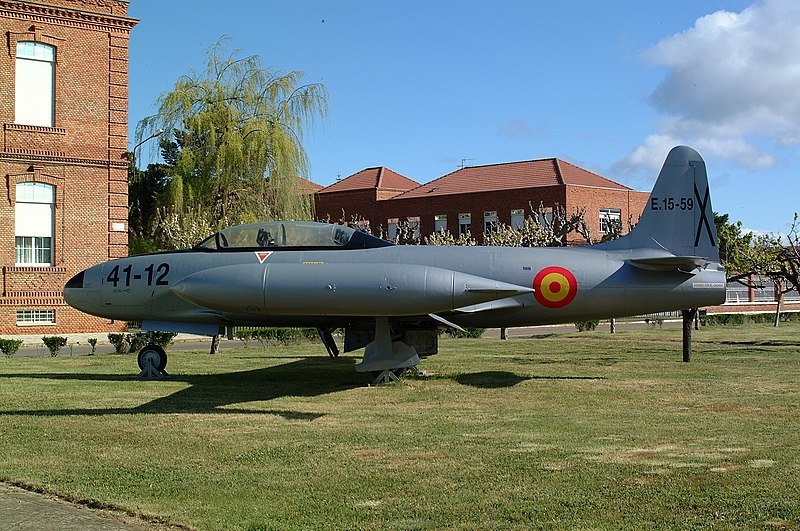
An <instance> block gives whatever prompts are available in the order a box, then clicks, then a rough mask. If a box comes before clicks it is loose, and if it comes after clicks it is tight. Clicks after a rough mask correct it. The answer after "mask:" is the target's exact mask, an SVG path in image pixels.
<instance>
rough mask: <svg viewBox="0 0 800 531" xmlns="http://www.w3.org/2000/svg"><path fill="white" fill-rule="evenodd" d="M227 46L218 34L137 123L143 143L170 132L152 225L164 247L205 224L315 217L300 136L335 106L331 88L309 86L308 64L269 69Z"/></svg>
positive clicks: (164, 137)
mask: <svg viewBox="0 0 800 531" xmlns="http://www.w3.org/2000/svg"><path fill="white" fill-rule="evenodd" d="M226 45H227V39H225V38H223V39H220V40H219V41H217V43H216V44H214V45H213V46H212V47H211V48H210V49H209V52H208V56H209V57H208V64H207V67H206V70H205V71H204V72H199V73H198V72H195V71H190V73H189V74H187V75H185V76H182V77H181V78H180V79H178V81H177V82H176V83H175V86H174V87H173V89H172V90H171V91H170V92H166V93H164V94H162V95H161V96H160V97H159V99H158V101H157V108H158V110H157V112H156V114H154V115H153V116H149V117H147V118H145V119H144V120H142V121H141V122H140V123H139V124H138V126H137V128H136V140H137V142H138V141H140V140H141V139H143V138H146V137H147V136H148V135H150V134H152V133H153V132H155V131H157V130H159V129H160V130H163V131H164V133H163V135H162V138H161V139H160V146H161V149H162V155H163V156H164V160H165V162H166V166H167V169H166V172H165V173H166V177H167V178H166V180H165V181H164V182H163V183H160V182H159V184H163V188H162V189H160V190H154V195H153V197H154V198H155V201H156V203H158V204H160V205H161V206H160V208H158V209H157V214H155V218H156V219H157V220H158V223H157V224H156V225H157V227H155V229H154V232H156V233H157V236H158V238H159V239H160V240H161V242H160V243H161V244H162V245H163V246H178V245H179V244H182V242H179V240H180V238H178V239H176V238H175V234H176V233H184V234H185V233H191V231H192V229H193V227H194V228H196V227H197V226H198V225H201V226H203V227H208V228H210V231H209V232H211V231H214V230H218V229H219V228H222V227H223V226H227V225H231V224H236V223H247V222H253V221H257V220H269V219H312V218H313V215H312V210H313V204H312V201H311V197H310V196H309V195H308V194H304V193H302V190H301V181H300V179H302V178H304V177H305V176H306V175H307V173H308V159H307V157H306V153H305V150H304V149H303V146H302V138H303V134H304V131H305V130H306V129H307V128H308V127H310V126H313V125H314V124H315V123H316V121H317V119H319V118H323V117H324V116H325V115H326V114H327V92H326V89H325V87H324V86H323V85H321V84H317V83H315V84H309V85H303V84H301V81H302V78H303V74H302V73H301V72H297V71H293V72H289V73H285V74H283V73H278V72H272V71H269V70H267V69H266V68H264V66H263V63H262V61H261V58H260V57H259V56H257V55H251V56H247V57H239V52H238V51H234V52H233V53H231V54H226ZM147 184H148V182H145V183H144V185H147ZM138 208H139V210H140V211H142V212H143V211H144V210H145V207H144V206H142V205H141V204H140V205H139V207H138ZM205 234H207V232H206V233H205ZM183 239H184V240H185V239H186V238H185V237H184V238H183Z"/></svg>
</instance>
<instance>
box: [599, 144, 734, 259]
mask: <svg viewBox="0 0 800 531" xmlns="http://www.w3.org/2000/svg"><path fill="white" fill-rule="evenodd" d="M603 245H604V246H605V248H606V249H609V250H612V249H633V248H652V249H662V250H665V251H668V252H669V253H671V254H673V255H675V256H679V257H702V258H706V259H708V260H710V261H715V262H716V261H719V251H718V248H717V230H716V227H715V225H714V213H713V210H712V208H711V196H710V192H709V186H708V176H707V175H706V164H705V162H704V161H703V158H702V157H701V156H700V154H699V153H697V151H695V150H694V149H692V148H690V147H687V146H677V147H674V148H672V150H671V151H670V152H669V155H667V159H666V161H664V166H663V167H662V168H661V173H659V175H658V179H657V180H656V183H655V185H654V186H653V192H652V193H651V194H650V198H649V199H648V201H647V204H646V205H645V207H644V212H643V213H642V216H641V218H639V223H638V224H637V225H636V227H634V229H633V230H632V231H631V232H630V233H629V234H627V235H625V236H623V237H621V238H619V239H618V240H614V241H612V242H609V243H606V244H603Z"/></svg>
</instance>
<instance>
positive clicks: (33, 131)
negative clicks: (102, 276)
mask: <svg viewBox="0 0 800 531" xmlns="http://www.w3.org/2000/svg"><path fill="white" fill-rule="evenodd" d="M127 9H128V1H127V0H42V1H41V2H27V1H24V2H23V1H7V0H0V28H2V32H3V42H2V45H0V122H2V126H3V130H2V144H0V175H2V178H3V180H2V186H3V187H4V188H5V191H4V193H3V194H2V199H1V200H0V267H2V282H3V285H2V293H0V333H2V334H48V335H50V334H58V333H66V332H74V331H76V330H81V331H104V330H111V329H113V328H119V324H117V325H111V324H110V323H109V322H108V321H107V320H104V319H97V318H93V317H90V316H87V315H85V314H82V313H80V312H77V311H75V310H73V309H72V308H70V307H69V306H67V305H66V304H65V302H64V300H63V298H62V296H61V289H62V287H63V286H64V284H65V283H66V281H67V280H69V278H71V277H72V275H74V274H75V273H77V272H78V271H81V270H82V269H85V268H87V267H89V266H90V265H92V264H95V263H97V262H101V261H104V260H108V259H109V258H118V257H122V256H125V255H126V254H127V251H128V247H127V244H128V238H127V222H128V184H127V160H126V152H127V146H128V42H129V36H130V31H131V29H133V27H134V26H135V25H136V22H137V21H136V20H134V19H132V18H129V17H128V16H127Z"/></svg>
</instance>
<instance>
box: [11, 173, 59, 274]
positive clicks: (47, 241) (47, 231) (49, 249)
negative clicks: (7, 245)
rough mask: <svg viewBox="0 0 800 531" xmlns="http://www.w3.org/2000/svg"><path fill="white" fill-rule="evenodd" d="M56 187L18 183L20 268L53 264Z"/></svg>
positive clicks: (16, 248)
mask: <svg viewBox="0 0 800 531" xmlns="http://www.w3.org/2000/svg"><path fill="white" fill-rule="evenodd" d="M54 200H55V187H54V186H51V185H49V184H44V183H30V182H26V183H17V202H16V205H15V224H14V256H15V261H16V263H17V265H22V266H24V265H52V263H53V203H54Z"/></svg>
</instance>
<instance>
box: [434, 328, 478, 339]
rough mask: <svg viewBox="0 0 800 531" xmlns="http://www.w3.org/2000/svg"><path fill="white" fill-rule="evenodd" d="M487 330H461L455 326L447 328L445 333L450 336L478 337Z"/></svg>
mask: <svg viewBox="0 0 800 531" xmlns="http://www.w3.org/2000/svg"><path fill="white" fill-rule="evenodd" d="M484 332H486V329H485V328H465V329H464V331H463V332H462V331H461V330H456V329H455V328H447V329H446V330H445V331H444V333H445V334H447V335H448V336H450V337H456V338H462V339H478V338H479V337H481V336H482V335H483V333H484Z"/></svg>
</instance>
